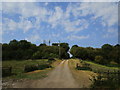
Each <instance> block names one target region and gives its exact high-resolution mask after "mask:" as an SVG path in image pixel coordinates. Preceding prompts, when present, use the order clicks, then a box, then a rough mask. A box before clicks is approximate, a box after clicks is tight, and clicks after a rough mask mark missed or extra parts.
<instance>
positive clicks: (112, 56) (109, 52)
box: [70, 44, 120, 64]
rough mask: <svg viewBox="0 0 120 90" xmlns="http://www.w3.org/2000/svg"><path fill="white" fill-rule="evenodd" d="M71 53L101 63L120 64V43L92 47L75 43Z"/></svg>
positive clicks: (75, 56) (74, 56) (76, 56)
mask: <svg viewBox="0 0 120 90" xmlns="http://www.w3.org/2000/svg"><path fill="white" fill-rule="evenodd" d="M70 53H71V54H72V56H73V58H80V59H83V60H91V61H95V62H96V63H100V64H110V63H111V62H112V63H113V62H114V63H118V64H120V56H119V54H120V45H119V44H117V45H115V46H112V45H110V44H104V45H103V46H102V47H101V48H92V47H86V48H83V47H78V46H77V45H73V46H72V48H71V50H70Z"/></svg>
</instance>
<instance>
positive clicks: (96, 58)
mask: <svg viewBox="0 0 120 90" xmlns="http://www.w3.org/2000/svg"><path fill="white" fill-rule="evenodd" d="M95 62H96V63H99V64H102V63H103V57H102V56H95Z"/></svg>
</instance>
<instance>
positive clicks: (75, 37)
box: [67, 35, 89, 40]
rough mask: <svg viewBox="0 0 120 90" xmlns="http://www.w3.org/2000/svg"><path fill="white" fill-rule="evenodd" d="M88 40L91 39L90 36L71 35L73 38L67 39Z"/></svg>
mask: <svg viewBox="0 0 120 90" xmlns="http://www.w3.org/2000/svg"><path fill="white" fill-rule="evenodd" d="M87 38H89V35H87V36H76V35H71V36H68V37H67V39H69V40H82V39H87Z"/></svg>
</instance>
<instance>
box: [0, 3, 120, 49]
mask: <svg viewBox="0 0 120 90" xmlns="http://www.w3.org/2000/svg"><path fill="white" fill-rule="evenodd" d="M0 35H2V42H3V43H8V42H9V41H10V40H13V39H16V40H22V39H25V40H28V41H30V42H32V43H34V44H37V45H39V44H40V43H42V42H43V40H46V42H47V43H48V41H49V40H51V43H54V42H58V41H59V40H60V41H61V42H67V43H69V44H70V46H72V45H75V44H77V45H79V46H83V47H88V46H92V47H101V46H102V45H103V44H105V43H109V44H112V45H115V44H117V43H118V4H117V3H114V2H107V3H105V2H104V3H102V2H96V3H95V2H81V3H80V2H79V3H70V2H69V3H68V2H45V3H44V2H31V3H30V2H25V3H23V2H21V3H18V2H16V3H14V2H4V3H2V33H0Z"/></svg>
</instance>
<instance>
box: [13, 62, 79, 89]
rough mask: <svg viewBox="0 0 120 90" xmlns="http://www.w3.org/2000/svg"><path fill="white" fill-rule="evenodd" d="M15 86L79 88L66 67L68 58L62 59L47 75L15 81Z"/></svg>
mask: <svg viewBox="0 0 120 90" xmlns="http://www.w3.org/2000/svg"><path fill="white" fill-rule="evenodd" d="M14 87H15V88H79V85H78V84H77V82H76V81H75V79H74V78H73V76H72V74H71V72H70V69H69V67H68V60H64V61H62V62H61V63H60V64H59V65H58V66H57V67H56V68H55V69H54V70H53V71H52V72H51V73H50V74H49V76H48V77H46V78H44V79H40V80H34V81H25V82H21V83H16V84H15V85H14Z"/></svg>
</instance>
